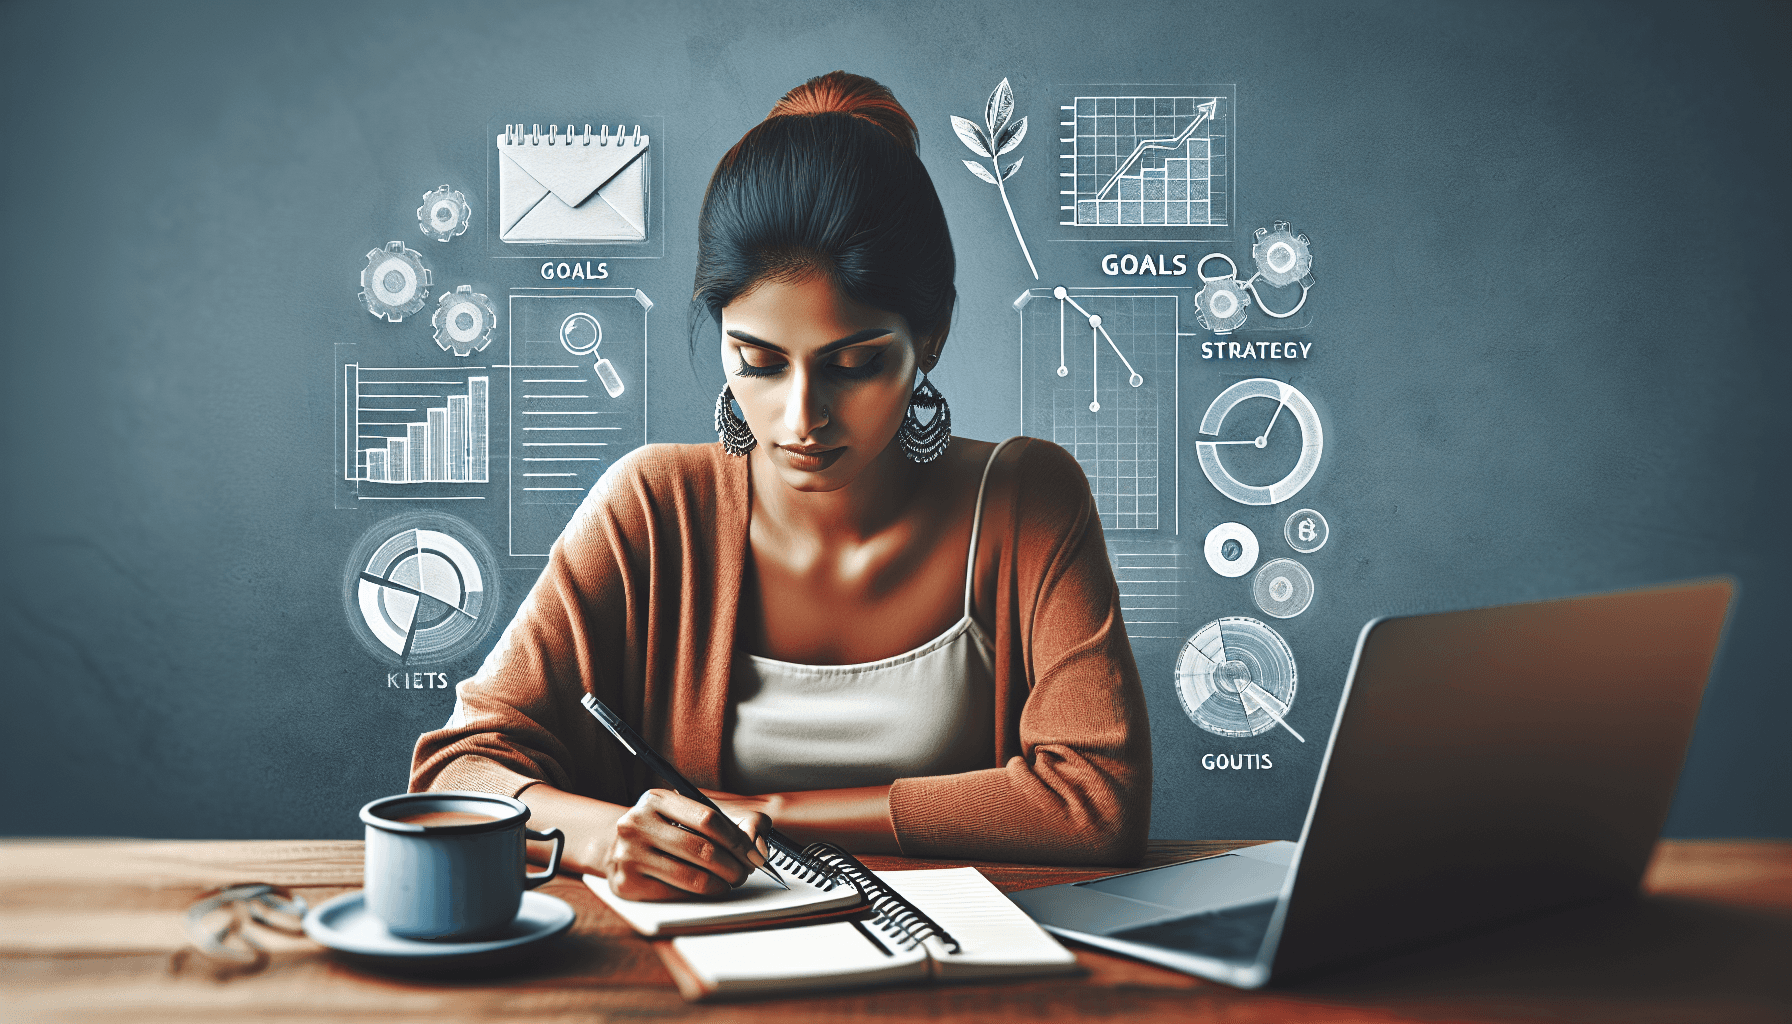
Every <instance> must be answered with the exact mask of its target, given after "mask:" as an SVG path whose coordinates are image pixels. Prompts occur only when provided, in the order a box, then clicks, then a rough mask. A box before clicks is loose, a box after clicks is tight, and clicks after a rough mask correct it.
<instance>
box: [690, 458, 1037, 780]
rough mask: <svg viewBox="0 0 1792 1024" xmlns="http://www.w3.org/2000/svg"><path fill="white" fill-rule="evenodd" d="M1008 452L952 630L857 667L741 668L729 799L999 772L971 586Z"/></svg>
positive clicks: (988, 655)
mask: <svg viewBox="0 0 1792 1024" xmlns="http://www.w3.org/2000/svg"><path fill="white" fill-rule="evenodd" d="M1009 440H1013V439H1012V438H1010V439H1009ZM1007 443H1008V441H1003V442H1002V443H1001V444H998V445H996V447H995V451H992V452H990V453H989V461H988V462H987V463H985V464H984V466H983V478H982V480H981V481H980V482H979V483H978V485H977V508H976V511H975V512H973V513H972V516H971V546H970V552H969V554H968V555H967V556H966V558H965V575H964V614H963V615H962V616H960V617H959V620H958V621H957V622H956V623H953V625H952V626H951V628H949V629H947V630H946V631H945V632H944V633H941V634H940V635H939V636H937V637H934V638H933V639H932V640H929V641H928V642H927V643H924V644H922V645H921V646H919V647H917V648H915V649H914V650H912V651H908V652H906V653H903V654H898V655H894V656H892V657H889V658H883V659H881V660H878V661H868V662H864V663H861V664H857V665H798V664H794V663H792V662H788V661H777V660H775V659H772V658H761V657H759V656H757V655H752V654H746V655H741V656H739V657H737V658H735V663H734V670H733V677H732V688H731V689H732V694H733V699H732V702H731V703H732V704H733V706H732V707H731V708H730V709H729V710H730V714H729V715H728V718H727V724H726V725H725V727H724V733H723V737H722V777H723V784H724V785H725V786H727V787H728V789H729V790H731V791H733V792H736V793H778V792H789V791H796V790H806V789H837V788H844V787H848V786H882V785H888V784H890V783H892V782H894V781H896V780H897V779H901V778H910V777H913V776H919V775H952V774H955V773H958V772H966V771H973V770H975V769H978V768H991V767H994V765H992V764H991V763H990V749H991V742H992V736H993V734H994V731H995V649H994V645H993V644H991V642H990V639H989V637H988V636H987V635H986V634H985V633H984V632H983V628H982V627H981V626H979V625H977V622H976V620H975V619H973V618H972V617H971V581H972V579H973V578H974V575H975V572H976V565H977V536H978V533H979V532H980V531H981V529H982V526H983V493H984V491H985V489H986V488H987V487H988V486H989V470H990V467H991V466H994V465H995V461H996V455H997V454H998V453H999V452H1001V450H1002V447H1003V446H1004V445H1006V444H1007Z"/></svg>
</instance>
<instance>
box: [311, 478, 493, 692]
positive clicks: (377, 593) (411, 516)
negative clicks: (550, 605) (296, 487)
mask: <svg viewBox="0 0 1792 1024" xmlns="http://www.w3.org/2000/svg"><path fill="white" fill-rule="evenodd" d="M497 584H498V574H497V559H496V558H495V557H494V556H493V555H492V552H491V549H490V548H489V547H488V546H487V545H486V543H485V541H484V539H482V538H481V537H480V536H479V534H478V532H477V531H475V530H474V529H473V528H472V527H471V526H469V525H468V524H466V523H465V522H463V521H461V520H460V519H457V518H455V517H454V516H450V515H446V514H444V513H440V512H413V513H407V514H405V515H401V516H396V517H393V518H391V519H387V520H385V521H384V522H381V523H379V524H378V525H376V526H374V527H373V528H372V529H370V530H368V531H367V533H366V534H365V535H363V536H362V538H361V541H360V543H358V544H356V545H355V549H354V551H353V553H351V554H350V556H349V562H348V566H347V573H346V579H345V580H344V586H343V602H344V604H345V606H346V608H345V610H346V612H347V614H348V620H349V624H350V626H351V628H352V629H353V630H354V632H355V635H356V636H357V637H358V638H359V639H360V640H361V642H362V643H363V644H364V645H365V646H366V647H367V649H368V650H369V651H371V652H373V654H374V655H376V656H377V657H379V658H380V659H381V660H383V661H387V662H390V663H395V664H400V665H430V664H439V663H442V662H448V661H453V660H454V659H456V658H458V657H461V656H462V655H464V654H466V653H467V652H468V651H470V650H472V649H473V648H474V647H476V646H478V645H479V643H480V641H482V640H484V639H485V637H486V636H487V635H488V634H489V633H490V632H491V628H492V625H493V623H494V622H495V620H496V619H497V615H498V608H499V601H498V593H497Z"/></svg>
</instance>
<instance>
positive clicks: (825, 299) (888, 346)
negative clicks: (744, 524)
mask: <svg viewBox="0 0 1792 1024" xmlns="http://www.w3.org/2000/svg"><path fill="white" fill-rule="evenodd" d="M920 342H921V339H917V338H915V337H914V336H913V335H912V334H910V332H909V327H908V324H907V322H906V321H905V320H904V319H903V318H902V317H901V316H900V315H898V314H896V313H892V312H889V311H887V310H881V309H871V308H869V307H866V306H861V305H859V304H858V303H856V302H853V301H852V300H851V299H848V298H846V297H845V296H843V295H841V294H839V292H837V291H836V290H835V289H834V286H833V284H832V283H830V282H829V281H828V280H826V279H825V278H823V277H821V276H819V275H807V276H804V277H802V278H799V279H797V280H792V281H765V282H762V283H760V284H758V285H756V286H754V287H753V288H752V289H750V290H748V291H747V292H745V293H743V294H741V295H740V296H738V297H736V298H735V300H734V301H733V302H731V303H729V304H728V305H726V306H724V307H722V369H723V371H724V372H725V373H726V374H727V375H728V383H729V385H730V386H731V387H733V389H734V397H735V400H736V401H738V402H739V403H740V408H741V412H742V414H743V415H744V416H745V417H746V421H747V426H748V427H750V428H751V429H752V431H753V436H754V437H755V438H757V439H758V441H759V447H758V449H757V450H756V451H755V453H754V455H755V456H756V457H763V458H766V459H768V460H769V461H770V464H771V466H772V468H773V469H774V470H776V471H777V473H778V475H779V477H780V478H781V479H783V480H784V482H785V483H787V484H789V485H790V486H791V487H792V488H794V489H796V490H799V491H831V490H835V489H837V488H840V487H844V486H845V485H846V484H848V483H850V482H852V481H853V480H854V479H856V478H857V477H858V475H859V473H860V472H862V471H863V470H864V468H865V467H866V466H867V465H868V464H870V463H871V461H872V460H874V459H876V458H877V457H878V456H879V455H880V454H882V453H883V452H884V451H885V449H887V448H888V447H889V446H890V441H891V439H892V438H893V437H895V435H896V428H897V427H898V426H900V425H901V423H902V416H903V413H904V412H906V411H907V409H908V402H909V395H910V393H911V392H912V391H913V390H914V379H915V367H916V364H917V360H918V359H919V358H920V353H921V344H920Z"/></svg>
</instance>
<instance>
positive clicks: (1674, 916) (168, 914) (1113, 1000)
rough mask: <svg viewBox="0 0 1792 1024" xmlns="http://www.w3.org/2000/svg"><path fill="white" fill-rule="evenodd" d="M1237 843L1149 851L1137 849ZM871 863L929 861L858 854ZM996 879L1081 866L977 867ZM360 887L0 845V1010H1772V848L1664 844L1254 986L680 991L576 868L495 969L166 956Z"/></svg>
mask: <svg viewBox="0 0 1792 1024" xmlns="http://www.w3.org/2000/svg"><path fill="white" fill-rule="evenodd" d="M1238 845H1241V844H1237V843H1221V842H1178V843H1170V842H1157V843H1153V844H1152V848H1151V853H1150V855H1149V858H1148V860H1147V863H1149V864H1166V863H1172V862H1174V861H1177V860H1183V859H1187V858H1189V857H1192V856H1197V855H1200V854H1206V853H1214V852H1219V851H1222V850H1225V849H1229V848H1232V847H1234V846H1238ZM867 860H868V862H869V863H870V864H871V866H872V867H874V868H891V867H905V866H907V867H942V866H953V865H952V864H950V863H948V862H932V861H911V860H904V859H902V858H896V857H877V858H867ZM977 866H978V867H980V868H983V870H984V871H985V873H986V874H988V875H989V877H990V878H991V879H992V880H993V881H995V883H996V884H997V885H999V886H1000V887H1002V888H1003V889H1006V890H1015V889H1025V888H1031V887H1033V886H1037V885H1046V884H1050V883H1054V882H1061V881H1070V880H1074V879H1078V878H1085V877H1090V876H1093V875H1096V874H1099V873H1101V872H1099V871H1094V870H1088V871H1079V870H1069V869H1062V868H1040V867H1028V866H1018V865H984V864H979V865H977ZM360 880H361V844H360V843H358V842H139V841H107V840H88V841H19V840H13V841H0V1017H4V1018H5V1019H6V1020H8V1021H26V1020H53V1021H64V1020H80V1021H87V1020H124V1021H129V1022H131V1024H154V1022H161V1021H167V1022H178V1024H189V1022H199V1021H231V1022H237V1021H245V1020H257V1019H262V1018H269V1019H279V1020H283V1021H293V1020H377V1021H382V1022H397V1021H410V1020H416V1021H432V1022H443V1021H495V1020H518V1021H559V1020H577V1021H596V1020H609V1019H612V1018H629V1019H640V1018H653V1019H656V1020H666V1021H681V1020H728V1021H738V1020H751V1021H777V1022H780V1024H782V1022H786V1021H799V1022H800V1021H817V1022H819V1021H838V1020H844V1019H876V1020H880V1021H898V1020H910V1019H922V1018H927V1019H934V1018H946V1019H951V1020H977V1021H985V1020H998V1021H1000V1020H1009V1021H1023V1020H1025V1021H1033V1020H1074V1019H1084V1018H1091V1019H1104V1020H1111V1019H1129V1018H1138V1019H1142V1020H1152V1021H1158V1020H1213V1021H1227V1022H1233V1024H1249V1022H1271V1021H1274V1022H1281V1021H1306V1020H1323V1021H1333V1022H1335V1021H1348V1022H1371V1021H1433V1020H1451V1021H1457V1020H1475V1021H1508V1020H1510V1021H1517V1020H1523V1021H1577V1022H1578V1021H1608V1020H1609V1021H1624V1022H1628V1024H1648V1022H1653V1021H1661V1022H1676V1024H1683V1022H1698V1021H1754V1020H1759V1021H1776V1022H1784V1021H1787V1020H1792V981H1789V980H1788V979H1789V978H1792V971H1789V970H1788V965H1792V843H1786V842H1723V843H1713V842H1664V843H1662V844H1661V846H1660V848H1659V849H1658V850H1657V854H1656V858H1655V862H1654V865H1653V866H1652V867H1651V869H1650V874H1649V876H1648V881H1647V884H1646V888H1647V890H1648V893H1649V895H1648V896H1646V897H1645V898H1643V899H1640V900H1637V901H1634V902H1626V903H1620V904H1615V905H1608V906H1605V907H1600V908H1592V909H1585V910H1577V911H1570V912H1567V913H1564V914H1557V915H1554V916H1551V917H1548V918H1544V919H1541V920H1538V921H1533V922H1529V923H1526V924H1522V925H1515V926H1511V927H1508V928H1505V929H1502V930H1500V931H1497V932H1493V933H1488V934H1483V935H1478V936H1474V937H1471V938H1467V939H1462V940H1458V941H1455V942H1450V943H1445V944H1441V945H1438V946H1435V947H1432V948H1430V949H1427V950H1425V951H1422V952H1418V953H1413V954H1408V955H1406V956H1402V957H1399V958H1397V959H1393V960H1386V961H1382V962H1379V963H1375V964H1372V965H1369V966H1367V967H1364V968H1360V969H1356V970H1352V971H1348V972H1341V973H1337V974H1333V975H1329V976H1324V977H1320V978H1317V979H1314V980H1311V981H1307V982H1304V983H1302V984H1300V985H1298V986H1296V987H1293V988H1284V989H1278V990H1274V991H1270V992H1241V991H1238V990H1235V989H1230V988H1227V987H1225V986H1223V985H1216V984H1211V983H1208V982H1204V981H1200V980H1198V979H1195V978H1190V977H1186V976H1184V975H1181V974H1176V973H1174V972H1172V971H1167V970H1162V969H1160V968H1157V967H1152V966H1149V965H1146V964H1141V963H1135V962H1133V961H1130V960H1127V959H1124V958H1121V957H1115V956H1109V955H1107V954H1104V953H1100V952H1095V951H1091V950H1087V949H1079V950H1078V951H1077V956H1078V958H1079V959H1080V960H1081V961H1082V963H1083V965H1084V966H1085V967H1087V968H1088V973H1087V974H1086V975H1084V976H1082V977H1075V978H1052V979H1043V980H1039V981H1022V982H1014V983H1006V984H999V985H960V986H934V987H904V988H888V989H869V990H863V991H859V992H851V993H844V994H824V995H818V996H809V997H803V998H794V999H777V1000H768V1001H763V1002H755V1003H744V1004H723V1005H715V1006H691V1005H687V1004H686V1003H684V1002H683V1001H682V1000H681V999H680V998H679V997H678V994H677V992H676V991H674V990H673V988H672V983H671V980H670V979H669V978H668V977H667V975H666V973H665V970H664V969H663V968H662V967H661V966H660V962H659V960H658V958H657V957H655V956H654V954H653V953H652V952H651V951H650V950H649V949H648V947H647V944H646V943H645V942H644V941H642V940H641V939H639V938H637V937H636V936H635V935H634V934H633V933H632V932H630V931H629V930H628V928H627V927H626V926H625V925H624V924H623V923H622V922H621V920H619V919H618V918H617V917H616V916H615V915H613V914H612V913H611V912H610V911H609V910H608V908H606V907H605V906H604V905H603V904H602V903H601V902H600V901H599V900H598V899H597V898H596V897H595V896H593V895H592V894H591V893H590V892H589V891H587V890H586V889H585V887H584V886H583V885H581V884H580V883H579V882H577V881H576V880H573V879H570V878H564V879H558V880H556V881H554V882H551V883H549V884H548V886H547V887H546V891H547V892H551V893H553V894H554V895H556V896H559V897H560V898H561V899H564V900H566V901H567V902H569V903H571V904H572V905H573V906H574V907H575V908H576V909H577V910H578V922H577V923H576V924H575V925H574V927H573V930H572V932H571V933H569V934H567V935H564V936H561V937H560V938H558V939H555V940H553V942H552V943H551V944H549V945H544V946H543V947H542V948H541V951H540V955H539V957H538V958H537V959H535V960H534V961H532V962H529V963H527V964H526V965H525V966H521V967H512V968H509V969H506V970H505V971H502V972H500V973H498V974H495V975H492V976H480V977H454V978H447V979H415V978H413V979H404V978H390V977H380V976H375V975H370V974H366V973H362V972H360V971H359V970H357V969H355V968H353V967H350V966H348V965H346V964H344V963H342V962H340V961H338V960H337V959H336V958H334V957H333V955H331V954H330V953H329V952H327V951H326V950H323V949H321V948H319V947H318V946H316V945H314V944H313V943H311V942H310V941H308V940H306V939H303V938H289V937H285V936H280V935H278V934H276V933H270V932H265V931H263V932H258V933H257V934H258V935H259V936H261V937H262V938H264V939H265V945H267V946H268V948H269V949H270V950H272V959H271V961H270V963H269V964H268V966H267V967H266V968H265V969H263V970H260V971H258V972H256V973H254V974H248V975H235V976H233V975H231V974H230V973H229V972H228V971H227V970H225V971H220V970H218V969H216V968H214V967H213V966H212V965H211V964H210V962H208V961H205V960H203V959H199V958H197V957H193V956H190V955H183V954H180V953H179V952H178V951H179V950H181V948H182V947H183V946H184V944H185V940H184V938H183V936H182V933H181V929H180V925H179V920H178V919H179V913H180V911H181V910H182V909H184V908H185V907H186V906H187V905H188V904H189V903H191V902H192V901H193V900H194V899H196V898H197V897H198V896H199V895H200V894H201V893H202V892H204V891H205V890H207V889H211V888H214V887H217V886H221V885H226V884H229V883H233V882H245V881H266V882H277V883H280V884H284V885H288V886H292V887H295V888H296V889H297V890H299V891H300V892H301V893H302V894H303V895H304V896H305V897H306V899H308V900H310V901H311V902H312V904H313V905H316V904H317V903H320V902H322V901H323V900H325V899H328V898H330V897H331V896H334V895H336V894H337V893H339V892H342V891H343V890H345V889H347V888H352V887H354V886H357V885H359V883H360Z"/></svg>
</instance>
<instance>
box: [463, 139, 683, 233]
mask: <svg viewBox="0 0 1792 1024" xmlns="http://www.w3.org/2000/svg"><path fill="white" fill-rule="evenodd" d="M519 127H520V126H519ZM635 131H636V133H637V134H635V135H634V136H632V137H627V136H624V135H623V134H622V133H621V132H620V131H618V132H617V134H615V135H614V136H612V135H609V134H608V133H606V134H605V135H603V136H602V137H600V136H597V135H592V134H590V129H589V127H587V129H586V133H585V134H584V135H583V136H574V135H572V134H571V133H570V132H569V133H568V134H566V135H560V134H558V132H555V133H554V134H552V135H543V134H541V133H540V131H539V130H537V131H535V132H531V133H529V134H527V135H525V134H523V133H521V132H506V133H505V134H503V135H500V136H498V237H499V238H500V239H502V240H504V241H506V242H558V243H569V242H570V243H579V242H644V241H646V240H647V153H648V150H649V148H650V146H649V140H648V137H647V136H645V135H641V134H639V132H640V129H639V128H637V129H635Z"/></svg>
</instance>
